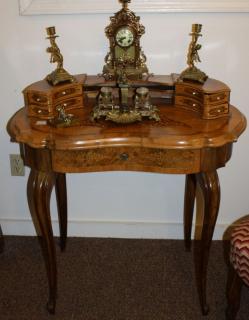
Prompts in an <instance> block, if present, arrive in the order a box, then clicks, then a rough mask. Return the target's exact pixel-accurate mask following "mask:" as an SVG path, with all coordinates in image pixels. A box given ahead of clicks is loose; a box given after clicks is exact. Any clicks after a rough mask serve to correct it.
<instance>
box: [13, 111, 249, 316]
mask: <svg viewBox="0 0 249 320" xmlns="http://www.w3.org/2000/svg"><path fill="white" fill-rule="evenodd" d="M90 110H91V108H88V107H85V108H84V109H83V108H82V109H79V110H78V112H79V117H80V119H81V122H80V125H79V126H77V127H69V128H53V127H51V126H47V125H43V124H42V123H41V122H39V121H38V122H36V120H34V121H32V120H30V119H29V118H28V117H27V111H26V110H25V109H21V110H20V111H18V112H17V113H16V114H15V115H14V116H13V117H12V119H11V120H10V121H9V124H8V132H9V134H10V136H11V138H12V141H15V142H18V143H19V144H20V145H21V147H22V150H23V158H24V161H25V165H27V166H29V167H30V168H31V172H30V176H29V180H28V186H27V190H28V202H29V207H30V211H31V214H32V216H33V220H34V223H35V226H36V230H37V234H38V235H39V236H41V237H42V240H43V244H44V245H43V246H42V250H43V253H44V257H45V260H46V261H45V263H46V268H47V274H48V282H49V300H48V310H49V311H50V312H51V313H53V312H55V304H56V290H57V278H56V257H55V246H54V240H53V231H52V226H51V218H50V196H51V191H52V189H53V187H54V186H55V190H56V196H57V204H58V214H59V224H60V237H61V249H62V250H63V249H65V245H66V238H67V199H66V179H65V173H80V172H98V171H115V170H125V171H144V172H158V173H170V174H185V175H186V191H185V207H184V235H185V242H186V247H187V248H188V249H190V244H191V227H192V218H193V207H194V201H195V194H196V193H195V190H196V182H197V183H199V185H200V187H201V190H202V192H203V195H204V221H203V225H202V233H201V241H200V243H201V250H200V253H199V255H198V259H197V269H196V272H197V278H198V279H199V281H198V282H197V284H198V291H199V294H200V302H201V307H202V311H203V314H207V312H208V306H207V302H206V277H207V265H208V257H209V249H210V245H211V241H212V236H213V231H214V227H215V223H216V219H217V215H218V210H219V202H220V187H219V179H218V174H217V169H218V168H220V167H223V166H225V164H226V162H227V161H229V159H230V157H231V154H232V144H233V142H235V141H236V140H237V139H238V137H239V136H240V134H241V133H242V132H243V131H244V129H245V128H246V120H245V117H244V116H243V115H242V114H241V113H240V112H239V111H238V110H237V109H236V108H235V107H232V106H231V108H230V115H229V116H228V117H222V118H219V119H213V120H203V119H200V118H199V116H198V115H197V114H196V113H194V112H191V111H186V110H184V109H181V108H175V106H172V105H171V106H170V105H168V106H162V107H160V117H161V121H160V122H150V121H144V122H141V123H136V124H131V125H128V126H121V125H115V124H113V123H110V122H104V121H102V122H98V123H93V122H92V121H91V120H90ZM82 205H84V203H82Z"/></svg>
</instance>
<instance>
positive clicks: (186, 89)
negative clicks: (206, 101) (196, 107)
mask: <svg viewBox="0 0 249 320" xmlns="http://www.w3.org/2000/svg"><path fill="white" fill-rule="evenodd" d="M176 95H182V96H187V97H189V98H194V99H198V100H200V101H201V102H202V101H203V97H204V95H203V92H202V91H201V90H200V89H197V88H196V87H191V86H186V84H184V85H182V84H176Z"/></svg>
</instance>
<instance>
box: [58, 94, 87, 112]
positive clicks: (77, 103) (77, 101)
mask: <svg viewBox="0 0 249 320" xmlns="http://www.w3.org/2000/svg"><path fill="white" fill-rule="evenodd" d="M82 105H83V98H82V97H75V98H71V99H67V100H63V101H61V103H57V105H56V107H55V109H56V110H57V108H58V107H63V108H64V109H65V110H70V109H75V108H80V107H82Z"/></svg>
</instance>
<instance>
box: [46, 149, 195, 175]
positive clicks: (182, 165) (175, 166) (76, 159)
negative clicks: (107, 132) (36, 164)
mask: <svg viewBox="0 0 249 320" xmlns="http://www.w3.org/2000/svg"><path fill="white" fill-rule="evenodd" d="M52 161H53V170H54V171H56V172H98V171H118V170H121V171H123V170H124V171H146V172H159V173H193V172H198V171H199V167H200V151H199V150H173V149H156V148H140V147H134V148H132V147H109V148H98V149H90V150H89V149H87V150H73V151H68V150H65V151H53V160H52Z"/></svg>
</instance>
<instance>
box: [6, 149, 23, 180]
mask: <svg viewBox="0 0 249 320" xmlns="http://www.w3.org/2000/svg"><path fill="white" fill-rule="evenodd" d="M10 170H11V175H12V176H24V175H25V169H24V163H23V160H22V157H21V156H20V154H10Z"/></svg>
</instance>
